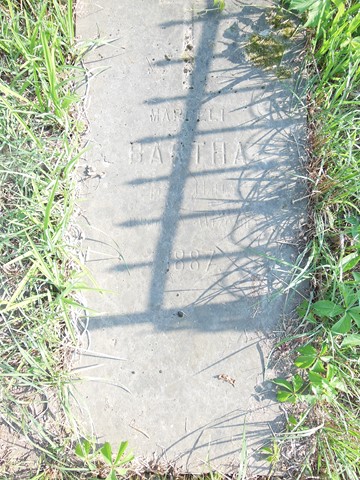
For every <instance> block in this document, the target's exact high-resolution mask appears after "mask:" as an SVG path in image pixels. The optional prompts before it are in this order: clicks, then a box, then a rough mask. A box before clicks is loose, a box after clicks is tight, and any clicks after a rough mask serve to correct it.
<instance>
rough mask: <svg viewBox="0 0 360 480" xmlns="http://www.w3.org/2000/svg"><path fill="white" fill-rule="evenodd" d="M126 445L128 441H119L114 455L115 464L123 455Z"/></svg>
mask: <svg viewBox="0 0 360 480" xmlns="http://www.w3.org/2000/svg"><path fill="white" fill-rule="evenodd" d="M127 446H128V442H121V444H120V447H119V450H118V453H117V455H116V459H115V465H117V464H118V463H119V461H120V459H121V457H122V456H123V455H124V452H125V450H126V449H127Z"/></svg>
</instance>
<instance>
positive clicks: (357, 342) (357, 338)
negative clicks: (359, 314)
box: [341, 333, 360, 348]
mask: <svg viewBox="0 0 360 480" xmlns="http://www.w3.org/2000/svg"><path fill="white" fill-rule="evenodd" d="M358 346H360V334H359V333H353V334H351V335H346V337H345V338H344V340H343V342H342V344H341V348H344V347H358Z"/></svg>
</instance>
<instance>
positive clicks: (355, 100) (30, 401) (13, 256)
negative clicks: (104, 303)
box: [0, 0, 360, 480]
mask: <svg viewBox="0 0 360 480" xmlns="http://www.w3.org/2000/svg"><path fill="white" fill-rule="evenodd" d="M283 3H286V2H283ZM214 4H215V7H218V8H219V9H220V10H221V9H223V8H224V6H225V4H224V2H223V1H222V0H221V1H217V0H215V2H214ZM285 7H286V8H290V9H291V10H292V12H294V11H295V12H297V13H298V14H299V17H300V18H302V19H303V22H304V24H305V26H306V28H307V29H308V33H307V35H308V46H307V65H306V70H307V73H308V86H307V92H306V97H307V105H306V107H307V111H308V153H309V165H308V177H309V198H310V213H309V230H308V239H309V241H308V244H307V245H306V247H305V249H304V252H303V254H302V256H301V258H302V259H303V260H302V262H303V263H304V265H305V266H303V264H302V263H299V265H298V267H299V268H297V269H295V272H299V273H298V275H297V277H296V278H295V283H300V282H301V281H302V280H303V279H304V278H305V277H306V278H307V279H310V281H311V294H310V295H309V300H308V301H307V302H304V304H303V305H301V307H300V309H299V314H300V317H301V319H302V321H301V324H300V325H298V326H297V328H296V332H295V333H294V335H293V337H292V338H290V339H284V340H283V342H282V344H281V349H285V350H286V349H288V350H287V351H292V349H294V348H295V350H296V353H295V355H294V373H293V374H292V375H290V374H289V376H288V377H287V378H283V379H278V380H277V381H276V384H277V388H278V399H279V401H282V402H287V404H288V405H289V409H288V413H287V415H288V422H287V426H286V432H284V433H283V434H282V435H279V436H277V437H276V438H275V440H274V441H273V443H272V444H270V445H268V446H267V447H266V448H265V449H264V453H265V454H266V455H267V456H268V458H269V461H270V462H271V463H272V464H273V469H274V470H275V469H276V468H279V466H280V467H281V466H283V468H284V471H285V472H286V471H287V475H288V477H289V478H299V479H300V478H306V477H310V478H311V477H312V478H313V477H314V476H315V477H317V478H322V479H336V480H347V479H350V480H352V479H354V480H355V479H356V480H357V479H358V478H360V416H359V408H360V404H359V399H360V398H359V397H360V394H359V391H360V390H359V378H360V371H359V353H360V332H359V327H360V294H359V291H360V288H359V283H360V268H359V265H360V238H359V236H360V205H359V188H360V187H359V184H360V182H359V180H358V179H359V177H360V171H359V170H360V157H359V133H360V127H359V112H360V108H359V95H360V87H359V83H360V82H359V76H360V73H359V71H360V70H359V65H360V54H359V52H360V13H359V12H360V5H359V4H358V2H356V1H355V0H352V1H351V0H348V1H343V0H336V1H330V0H324V1H319V0H316V1H313V2H308V1H305V0H292V1H291V2H287V3H286V5H285ZM0 16H1V18H0V28H1V34H0V65H1V76H0V158H1V161H0V182H1V191H0V213H1V216H0V232H1V237H0V254H1V257H0V258H1V260H0V267H1V268H0V292H1V302H0V318H1V322H0V359H1V360H0V362H1V371H0V385H1V387H0V388H1V403H0V414H1V419H2V421H1V425H0V434H1V436H2V438H4V437H5V438H7V436H8V435H11V438H12V439H13V438H14V437H13V436H14V435H15V443H16V444H17V445H20V446H23V447H25V448H30V450H31V452H32V454H31V455H30V458H29V459H28V460H24V461H20V460H19V451H17V450H16V448H20V447H16V448H15V447H9V448H10V450H9V451H7V448H6V447H5V446H0V452H1V455H2V456H3V458H2V459H1V462H0V478H3V479H7V480H8V479H12V478H14V479H15V478H16V479H17V480H18V479H21V478H24V479H33V480H35V479H38V480H45V479H75V478H76V479H79V478H89V475H90V474H91V471H92V475H94V474H99V472H100V471H101V472H102V473H104V472H105V474H106V475H107V474H109V475H110V473H111V472H112V473H114V474H116V473H118V472H119V471H121V468H122V460H123V459H122V456H121V455H120V456H119V458H118V459H115V460H114V459H113V458H112V454H111V452H110V453H109V448H108V447H106V444H105V445H104V446H103V447H102V450H101V449H100V450H97V449H95V447H94V446H93V445H91V444H90V443H89V444H87V443H85V444H84V443H82V444H80V445H87V446H86V447H84V448H85V450H84V449H82V447H79V446H78V447H75V443H74V440H73V439H74V438H76V434H78V431H77V425H76V421H75V419H73V417H72V410H71V407H70V390H69V386H70V385H71V383H72V382H73V381H74V377H73V375H72V373H71V360H72V356H73V352H74V349H75V348H76V346H77V342H78V329H77V317H76V309H77V308H79V307H80V308H81V301H80V295H81V292H82V291H83V290H84V289H87V288H89V287H88V285H87V284H86V283H85V282H84V272H83V267H82V266H81V264H80V262H79V260H78V241H79V233H78V231H77V229H76V226H75V225H74V224H73V218H74V208H75V207H74V195H75V178H74V177H75V168H76V164H77V161H78V159H79V158H80V156H81V140H80V137H81V133H82V132H83V131H84V128H85V126H84V125H83V124H82V122H81V120H80V116H79V114H78V108H79V102H80V100H81V99H79V98H78V97H77V96H76V94H75V93H74V92H75V91H76V87H77V86H78V84H79V82H80V81H81V79H82V78H83V77H82V69H81V67H80V65H81V58H82V56H83V54H84V52H85V50H86V48H90V47H89V46H81V45H76V44H75V36H74V18H73V4H72V0H51V1H50V0H48V1H47V0H44V1H41V2H39V1H38V0H22V1H20V0H4V1H3V2H1V6H0ZM279 18H281V17H279ZM299 262H300V260H299ZM295 283H294V284H295ZM290 406H291V409H290ZM7 427H9V429H10V431H11V434H10V433H9V432H8V431H7ZM88 448H89V451H87V449H88ZM1 449H2V450H1ZM21 452H22V450H21V448H20V453H21ZM76 452H77V456H76V455H75V454H76ZM79 453H80V455H79ZM285 457H288V458H291V463H292V465H291V469H290V468H289V463H286V462H285V461H284V458H285ZM12 459H15V461H14V462H12ZM84 459H85V460H84ZM81 460H84V461H81ZM107 462H108V466H107V467H106V464H107ZM114 462H115V463H114ZM243 463H244V465H245V464H246V459H243ZM120 467H121V468H120ZM118 468H119V469H120V470H117V469H118ZM109 472H110V473H109ZM214 475H215V476H216V478H220V477H219V476H217V475H216V474H209V475H207V476H206V475H205V477H204V478H209V479H212V478H213V477H214ZM156 476H157V478H159V475H156ZM165 476H167V477H169V476H174V475H172V474H171V473H168V474H167V475H165ZM239 476H240V478H244V479H245V478H246V473H245V469H244V471H243V472H239ZM214 478H215V477H214Z"/></svg>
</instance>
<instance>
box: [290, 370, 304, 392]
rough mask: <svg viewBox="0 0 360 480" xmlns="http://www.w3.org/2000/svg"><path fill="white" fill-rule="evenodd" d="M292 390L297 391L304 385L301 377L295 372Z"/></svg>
mask: <svg viewBox="0 0 360 480" xmlns="http://www.w3.org/2000/svg"><path fill="white" fill-rule="evenodd" d="M293 385H294V392H298V391H299V390H300V389H301V388H302V386H303V385H304V382H303V379H302V378H301V377H300V375H298V374H296V375H294V378H293Z"/></svg>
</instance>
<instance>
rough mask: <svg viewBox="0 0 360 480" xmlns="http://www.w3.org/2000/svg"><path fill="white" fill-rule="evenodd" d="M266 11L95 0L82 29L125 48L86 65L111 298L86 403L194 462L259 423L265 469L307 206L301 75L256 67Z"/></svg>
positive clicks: (105, 304) (98, 422) (126, 434)
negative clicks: (293, 84) (297, 104)
mask: <svg viewBox="0 0 360 480" xmlns="http://www.w3.org/2000/svg"><path fill="white" fill-rule="evenodd" d="M250 3H251V5H250ZM211 4H212V2H210V1H209V2H208V6H210V5H211ZM255 4H256V2H249V5H244V2H238V1H235V0H233V1H230V0H228V1H227V9H226V10H225V11H224V12H222V13H221V14H220V13H218V12H207V13H205V12H202V13H201V8H202V7H203V6H204V4H200V3H199V2H195V3H194V5H192V3H191V2H186V1H182V0H178V1H174V0H158V1H155V0H152V1H149V0H143V1H141V0H137V1H134V0H131V1H130V0H122V1H121V2H120V1H118V0H96V1H95V0H83V1H82V2H81V3H80V4H79V12H78V19H77V27H78V36H79V37H80V39H81V38H83V39H86V38H93V37H94V36H96V35H99V36H100V37H101V38H106V39H108V40H109V43H107V44H106V45H105V46H103V47H102V48H101V49H98V50H95V51H93V52H92V53H91V54H89V55H88V58H87V67H88V68H89V70H90V71H91V72H92V73H96V74H97V75H96V76H94V77H92V79H91V82H90V86H89V94H88V99H87V116H88V119H89V135H88V137H89V145H90V146H91V149H90V150H89V151H88V153H87V158H86V163H87V165H88V166H89V169H88V172H87V173H89V172H90V175H88V176H87V177H84V179H83V182H82V197H81V206H82V209H83V213H84V218H85V219H86V222H84V229H85V232H86V237H87V238H86V241H85V243H84V249H85V248H86V251H87V255H86V257H87V266H88V267H89V268H90V270H91V271H92V272H93V274H94V276H95V278H96V280H97V282H98V283H99V284H100V286H101V287H102V288H104V289H109V290H111V291H112V293H104V294H102V295H99V294H95V293H94V294H91V295H88V298H87V302H88V305H89V306H90V307H91V308H93V309H95V310H96V312H97V313H96V314H95V315H94V316H93V317H92V318H90V321H89V328H88V330H89V336H90V339H91V344H90V350H91V351H96V352H98V353H99V354H100V356H101V355H102V354H103V358H101V359H99V358H94V357H92V356H90V355H87V356H83V357H82V359H81V364H82V365H83V366H88V365H93V364H99V363H101V364H102V366H101V368H98V369H97V370H93V371H92V370H85V371H84V376H88V377H90V376H91V377H97V379H98V380H94V379H93V380H92V381H85V382H84V383H83V384H82V385H81V386H80V387H79V392H80V397H82V401H83V403H85V404H86V405H87V406H88V407H89V411H90V415H91V418H92V421H93V424H94V428H95V432H96V434H97V435H98V436H99V441H103V440H105V439H106V440H110V441H112V442H113V443H119V442H120V441H121V440H123V439H128V440H129V442H130V445H131V447H132V449H133V450H134V452H135V453H136V454H137V455H143V456H147V457H150V456H152V454H153V452H155V455H157V456H160V457H161V458H162V459H167V460H173V459H177V463H178V465H182V466H183V467H185V468H188V469H193V470H199V469H200V470H201V468H203V469H206V463H207V462H209V463H210V464H211V465H212V466H217V467H221V468H224V469H225V468H227V467H228V466H229V465H230V464H231V462H233V461H235V462H236V461H237V460H238V459H239V452H240V450H241V447H242V444H243V428H244V422H245V423H246V438H247V443H248V448H249V451H250V452H252V454H251V463H252V468H253V470H254V471H258V472H260V471H261V470H262V468H266V467H263V466H262V464H261V462H260V461H259V456H258V454H257V451H256V450H257V449H258V448H259V447H260V446H261V445H262V444H263V442H264V441H265V440H266V438H267V437H268V436H269V435H270V434H271V428H276V424H277V423H278V421H279V419H280V415H279V409H278V406H277V405H276V403H275V402H274V395H273V393H271V388H272V387H271V384H270V382H269V381H267V380H266V379H267V376H268V375H269V373H268V372H267V371H265V362H266V354H267V350H268V344H267V342H268V340H267V338H268V337H269V336H270V335H271V333H272V331H273V330H274V329H275V330H276V329H278V325H279V322H280V320H281V317H282V315H283V312H284V308H285V311H290V310H291V308H292V305H293V304H292V302H288V304H287V305H285V304H286V296H285V295H279V294H278V291H279V288H280V287H282V286H284V285H286V284H287V282H288V281H289V272H288V270H289V269H288V267H287V266H286V264H285V263H283V264H281V262H292V261H293V260H294V258H295V254H296V251H295V250H294V246H293V245H292V244H293V241H294V240H293V239H294V238H296V235H297V229H298V227H299V221H300V218H301V213H302V212H301V209H303V208H304V205H303V204H302V203H301V202H293V201H294V200H296V199H298V198H299V197H301V196H303V191H302V187H301V185H300V184H299V182H298V180H297V179H296V176H295V175H296V172H297V170H298V168H299V166H300V163H299V147H298V143H297V136H298V133H297V132H298V130H299V127H300V126H301V119H300V120H299V116H298V115H297V114H295V113H294V111H292V112H291V95H290V93H289V86H290V83H289V82H283V81H279V80H277V79H276V77H274V76H272V75H270V74H267V73H266V72H264V71H262V70H261V69H259V68H255V67H254V66H252V65H251V63H250V62H248V61H247V60H246V57H245V52H244V45H245V43H246V40H247V39H248V38H249V35H250V34H251V33H252V32H263V31H264V30H266V29H267V28H269V27H268V25H267V24H266V22H265V13H264V12H265V10H264V6H261V4H260V3H258V4H256V5H255ZM199 12H200V13H199ZM90 167H91V168H90ZM275 259H278V261H276V260H275ZM109 355H110V356H115V357H121V358H125V359H126V360H124V361H121V360H116V359H111V358H109V357H108V356H109ZM219 375H220V377H219ZM227 376H228V377H229V378H228V377H227ZM229 379H230V380H231V379H235V384H234V385H232V384H231V383H229V382H227V381H226V380H229ZM121 386H123V387H125V388H126V389H128V390H129V391H125V390H124V389H123V388H122V387H121ZM204 462H205V463H204Z"/></svg>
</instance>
